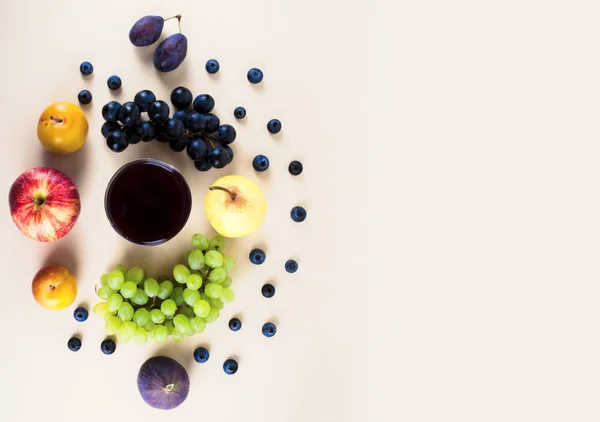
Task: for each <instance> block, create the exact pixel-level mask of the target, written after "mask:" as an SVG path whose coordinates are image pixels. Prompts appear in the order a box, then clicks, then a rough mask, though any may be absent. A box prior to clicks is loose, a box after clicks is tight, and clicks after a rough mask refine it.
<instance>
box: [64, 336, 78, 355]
mask: <svg viewBox="0 0 600 422" xmlns="http://www.w3.org/2000/svg"><path fill="white" fill-rule="evenodd" d="M67 347H68V348H69V350H70V351H72V352H76V351H78V350H79V349H81V340H79V338H78V337H71V338H70V339H69V341H68V342H67Z"/></svg>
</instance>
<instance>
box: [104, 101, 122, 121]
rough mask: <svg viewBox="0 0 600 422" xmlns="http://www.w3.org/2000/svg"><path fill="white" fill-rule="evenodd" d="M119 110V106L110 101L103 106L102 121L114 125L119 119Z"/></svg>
mask: <svg viewBox="0 0 600 422" xmlns="http://www.w3.org/2000/svg"><path fill="white" fill-rule="evenodd" d="M119 110H121V104H119V103H118V102H116V101H111V102H110V103H106V104H104V107H102V117H104V120H106V121H107V122H110V123H116V121H117V118H118V117H119Z"/></svg>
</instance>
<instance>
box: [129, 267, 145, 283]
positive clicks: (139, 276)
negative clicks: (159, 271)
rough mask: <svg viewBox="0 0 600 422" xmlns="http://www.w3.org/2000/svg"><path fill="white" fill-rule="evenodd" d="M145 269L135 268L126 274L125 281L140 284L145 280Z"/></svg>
mask: <svg viewBox="0 0 600 422" xmlns="http://www.w3.org/2000/svg"><path fill="white" fill-rule="evenodd" d="M144 275H145V274H144V269H143V268H141V267H133V268H131V269H130V270H129V271H127V274H125V280H128V281H133V282H134V283H135V284H136V285H137V284H140V283H141V282H142V280H143V279H144Z"/></svg>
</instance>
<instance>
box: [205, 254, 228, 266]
mask: <svg viewBox="0 0 600 422" xmlns="http://www.w3.org/2000/svg"><path fill="white" fill-rule="evenodd" d="M204 263H205V264H206V265H208V266H209V267H210V268H219V267H220V266H221V265H223V255H222V254H221V252H218V251H208V252H206V255H204Z"/></svg>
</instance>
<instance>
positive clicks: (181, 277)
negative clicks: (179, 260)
mask: <svg viewBox="0 0 600 422" xmlns="http://www.w3.org/2000/svg"><path fill="white" fill-rule="evenodd" d="M189 275H190V270H189V269H188V267H186V266H185V265H181V264H177V265H175V266H174V267H173V277H174V278H175V281H176V282H178V283H180V284H185V281H186V280H187V278H188V276H189Z"/></svg>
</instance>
